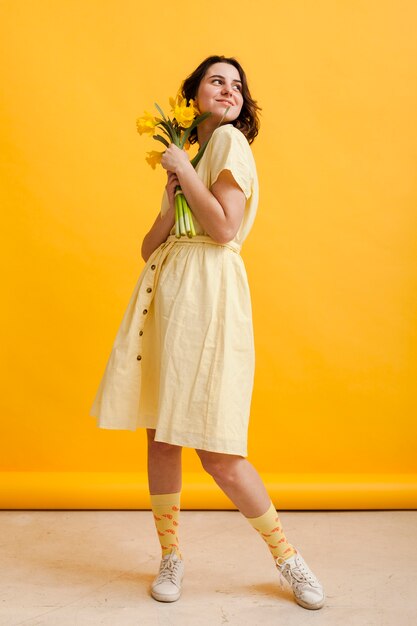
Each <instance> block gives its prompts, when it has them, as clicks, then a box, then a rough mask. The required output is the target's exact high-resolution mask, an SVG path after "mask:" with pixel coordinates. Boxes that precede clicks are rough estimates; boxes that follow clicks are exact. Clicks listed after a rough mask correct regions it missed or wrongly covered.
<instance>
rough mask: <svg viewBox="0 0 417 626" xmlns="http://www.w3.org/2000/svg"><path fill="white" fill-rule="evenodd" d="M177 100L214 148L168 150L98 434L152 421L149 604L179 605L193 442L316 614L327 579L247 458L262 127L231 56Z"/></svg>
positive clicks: (195, 77)
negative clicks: (183, 506) (180, 225)
mask: <svg viewBox="0 0 417 626" xmlns="http://www.w3.org/2000/svg"><path fill="white" fill-rule="evenodd" d="M182 94H183V96H184V97H185V98H187V100H190V99H191V98H192V99H194V100H195V102H196V104H197V106H198V108H199V111H200V112H201V113H204V112H206V111H210V112H211V115H210V116H209V117H208V118H206V119H205V120H204V122H202V123H201V124H200V125H199V126H197V128H196V129H194V131H193V132H192V133H191V135H190V142H191V143H195V142H198V144H199V145H200V146H201V145H202V144H203V143H204V142H205V141H206V139H209V142H208V144H207V148H206V150H205V152H204V155H203V157H202V159H201V160H200V161H199V163H198V164H197V166H196V168H195V169H194V168H193V166H192V165H191V163H190V160H189V157H188V155H187V153H186V152H185V151H183V150H180V149H179V148H178V147H177V146H175V145H174V144H170V146H169V147H168V148H167V149H166V151H165V152H164V154H163V156H162V160H161V163H162V166H163V167H164V169H165V170H166V171H167V184H166V188H165V191H164V196H163V200H162V206H161V211H160V213H159V214H158V216H157V218H156V220H155V222H154V224H153V226H152V228H151V229H150V231H149V232H148V233H147V235H146V236H145V238H144V240H143V244H142V256H143V259H144V260H145V262H146V265H145V268H144V269H143V271H142V273H141V275H140V277H139V280H138V282H137V285H136V287H135V289H134V291H133V294H132V296H131V299H130V302H129V305H128V308H127V310H126V313H125V315H124V318H123V320H122V323H121V326H120V328H119V331H118V333H117V336H116V340H115V342H114V345H113V349H112V352H111V354H110V357H109V360H108V363H107V367H106V370H105V373H104V376H103V378H102V381H101V384H100V387H99V390H98V392H97V395H96V398H95V400H94V404H93V406H92V409H91V415H97V416H98V425H99V427H101V428H112V429H128V430H135V429H136V428H138V427H144V428H146V429H147V437H148V480H149V491H150V500H151V506H152V511H153V516H154V520H155V525H156V530H157V533H158V538H159V540H160V544H161V549H162V560H161V564H160V568H159V573H158V575H157V577H156V578H155V580H154V582H153V585H152V589H151V594H152V596H153V598H155V599H156V600H160V601H163V602H172V601H175V600H177V599H178V598H179V597H180V594H181V583H182V578H183V574H184V562H183V558H182V553H181V551H180V548H179V540H178V535H179V533H178V529H179V511H180V492H181V480H182V477H181V452H182V447H183V446H186V447H192V448H194V449H195V450H196V452H197V454H198V456H199V458H200V460H201V463H202V466H203V468H204V469H205V470H206V471H207V472H209V474H211V476H212V477H213V478H214V480H215V481H216V483H217V484H218V485H219V487H220V488H221V489H222V490H223V491H224V492H225V493H226V495H227V496H228V497H229V498H230V499H231V500H232V502H233V503H234V504H235V506H236V507H237V508H238V509H239V510H240V511H241V513H242V514H243V515H244V516H245V517H246V518H247V520H248V522H249V523H250V524H251V525H252V526H253V527H254V528H255V529H256V530H257V531H258V533H259V534H260V536H261V537H262V539H263V540H264V541H265V542H266V544H267V545H268V548H269V550H270V552H271V554H272V556H273V558H274V562H275V564H276V567H277V569H278V572H279V573H280V574H281V576H280V582H281V585H282V583H283V579H286V580H287V581H288V583H289V584H290V586H291V588H292V590H293V592H294V597H295V600H296V601H297V602H298V604H300V605H301V606H303V607H305V608H308V609H319V608H321V607H322V606H323V604H324V601H325V594H324V591H323V588H322V586H321V583H320V581H319V580H318V579H317V578H316V576H315V575H314V574H313V572H312V571H311V570H310V569H309V568H308V566H307V564H306V563H305V561H304V559H303V557H302V556H301V554H300V553H299V551H298V550H297V549H296V548H295V547H294V546H293V545H291V544H290V543H288V541H287V539H286V537H285V534H284V532H283V528H282V525H281V522H280V520H279V517H278V514H277V511H276V509H275V506H274V504H273V502H272V501H271V498H270V497H269V496H268V493H267V491H266V489H265V486H264V484H263V482H262V480H261V478H260V476H259V474H258V472H257V471H256V469H255V468H254V467H253V466H252V465H251V463H250V462H249V461H248V460H247V459H246V458H245V457H246V456H247V430H248V421H249V412H250V402H251V395H252V387H253V377H254V340H253V326H252V311H251V299H250V292H249V285H248V280H247V275H246V271H245V266H244V263H243V260H242V257H241V256H240V249H241V246H242V243H243V241H244V240H245V239H246V237H247V235H248V233H249V231H250V229H251V227H252V224H253V221H254V219H255V214H256V210H257V204H258V179H257V173H256V166H255V162H254V159H253V155H252V151H251V148H250V143H252V142H253V140H254V139H255V137H256V135H257V134H258V127H259V121H258V116H257V110H259V107H258V106H257V104H256V101H255V100H253V99H252V97H251V95H250V92H249V88H248V84H247V80H246V75H245V72H244V71H243V69H242V67H241V65H240V64H239V63H238V61H237V60H236V59H234V58H226V57H224V56H211V57H208V58H206V59H205V60H204V61H203V62H202V63H201V64H200V65H199V66H198V67H197V68H196V70H195V71H194V72H192V74H190V75H189V76H188V78H186V80H185V81H184V82H183V84H182ZM227 107H230V108H229V111H228V112H227V114H226V116H224V113H225V110H226V108H227ZM220 122H221V124H220ZM219 124H220V125H219ZM178 184H179V185H181V188H182V191H183V193H184V195H185V197H186V198H187V201H188V204H189V206H190V208H191V210H192V213H193V216H194V225H195V230H196V236H194V237H193V238H188V237H184V236H183V237H181V238H180V239H177V238H176V237H175V234H174V233H175V208H174V190H175V187H176V185H178Z"/></svg>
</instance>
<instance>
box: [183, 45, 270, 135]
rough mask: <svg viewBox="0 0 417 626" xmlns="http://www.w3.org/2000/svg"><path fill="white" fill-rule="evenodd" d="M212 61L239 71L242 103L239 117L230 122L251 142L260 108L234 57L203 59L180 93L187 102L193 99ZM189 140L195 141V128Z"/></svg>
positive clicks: (255, 132) (257, 123)
mask: <svg viewBox="0 0 417 626" xmlns="http://www.w3.org/2000/svg"><path fill="white" fill-rule="evenodd" d="M213 63H229V64H230V65H234V67H235V68H236V69H237V71H238V72H239V76H240V80H241V81H242V95H243V105H242V110H241V111H240V114H239V117H237V118H236V119H235V120H233V121H232V122H230V123H231V124H233V126H235V127H236V128H238V129H239V130H240V131H242V133H243V134H244V135H245V137H246V139H247V140H248V143H252V142H253V140H254V139H255V137H256V135H257V134H258V132H259V117H258V113H257V111H261V110H262V109H261V107H259V106H258V105H257V103H256V100H254V99H253V98H252V96H251V94H250V91H249V87H248V81H247V78H246V74H245V72H244V70H243V68H242V66H241V65H240V63H239V62H238V61H237V60H236V59H235V58H234V57H225V56H218V55H213V56H209V57H207V58H206V59H204V61H202V62H201V63H200V65H199V66H198V67H197V68H196V69H195V70H194V72H192V73H191V74H190V75H189V76H187V78H186V79H185V80H184V81H183V83H182V85H181V88H180V90H181V93H182V95H183V97H184V98H187V102H188V101H189V100H191V99H195V97H196V95H197V91H198V87H199V85H200V83H201V81H202V79H203V78H204V76H205V75H206V72H207V70H208V69H209V67H210V66H211V65H213ZM189 141H190V143H192V144H193V143H195V142H196V141H197V129H196V128H194V129H193V130H192V131H191V133H190V136H189Z"/></svg>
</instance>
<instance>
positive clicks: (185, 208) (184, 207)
mask: <svg viewBox="0 0 417 626" xmlns="http://www.w3.org/2000/svg"><path fill="white" fill-rule="evenodd" d="M180 198H181V202H182V210H183V213H184V223H185V230H186V233H187V235H188V236H190V235H191V225H190V209H189V206H188V204H187V201H186V199H185V197H184V195H183V194H181V196H180Z"/></svg>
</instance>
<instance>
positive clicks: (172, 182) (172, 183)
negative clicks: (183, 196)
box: [165, 172, 180, 212]
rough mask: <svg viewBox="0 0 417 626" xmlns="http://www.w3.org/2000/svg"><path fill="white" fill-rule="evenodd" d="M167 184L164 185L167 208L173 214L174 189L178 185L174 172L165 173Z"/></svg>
mask: <svg viewBox="0 0 417 626" xmlns="http://www.w3.org/2000/svg"><path fill="white" fill-rule="evenodd" d="M167 175H168V182H167V184H166V185H165V187H166V190H167V195H168V200H169V208H170V210H171V211H174V212H175V187H176V186H177V185H179V184H180V181H179V180H178V176H177V175H176V174H175V172H167Z"/></svg>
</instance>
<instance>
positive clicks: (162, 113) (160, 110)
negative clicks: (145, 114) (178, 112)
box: [154, 102, 167, 121]
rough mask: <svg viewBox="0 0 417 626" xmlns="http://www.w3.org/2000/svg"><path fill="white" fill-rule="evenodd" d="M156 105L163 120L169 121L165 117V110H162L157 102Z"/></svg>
mask: <svg viewBox="0 0 417 626" xmlns="http://www.w3.org/2000/svg"><path fill="white" fill-rule="evenodd" d="M154 104H155V106H156V108H157V109H158V111H159V112H160V114H161V115H162V117H163V119H164V120H165V121H167V118H166V117H165V115H164V112H163V110H162V109H161V107H160V106H159V104H157V103H156V102H154Z"/></svg>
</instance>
